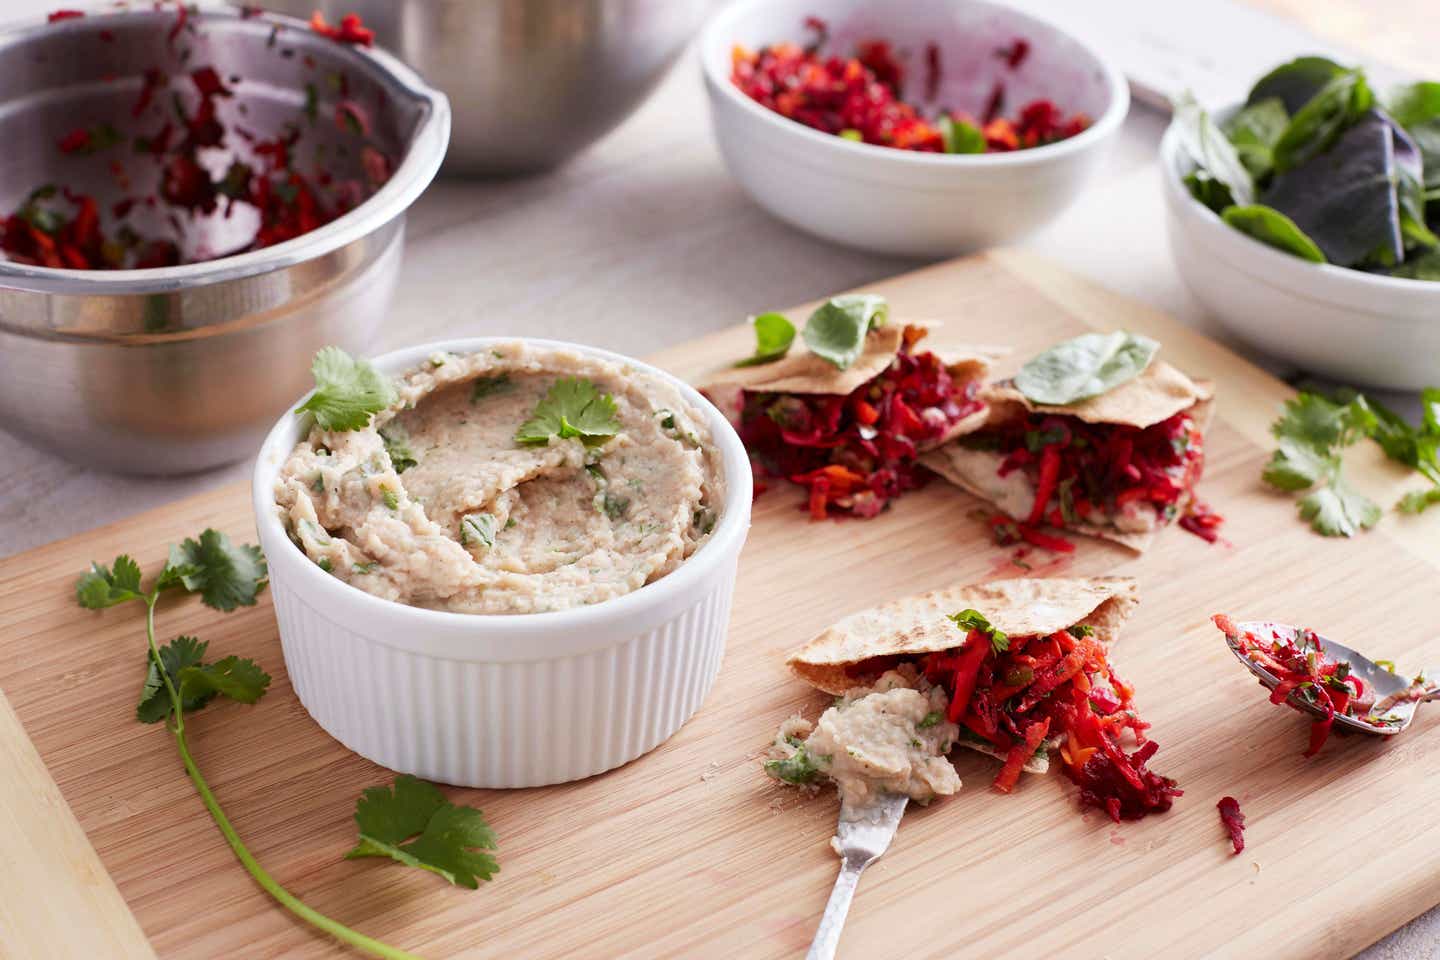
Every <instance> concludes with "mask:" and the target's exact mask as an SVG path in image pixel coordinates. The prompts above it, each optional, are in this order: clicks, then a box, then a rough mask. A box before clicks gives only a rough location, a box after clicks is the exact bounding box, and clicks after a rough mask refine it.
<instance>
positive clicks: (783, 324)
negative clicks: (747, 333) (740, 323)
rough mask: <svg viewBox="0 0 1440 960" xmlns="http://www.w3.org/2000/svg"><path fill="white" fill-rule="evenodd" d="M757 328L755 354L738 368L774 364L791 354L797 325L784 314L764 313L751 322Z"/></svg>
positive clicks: (739, 364) (738, 364)
mask: <svg viewBox="0 0 1440 960" xmlns="http://www.w3.org/2000/svg"><path fill="white" fill-rule="evenodd" d="M750 325H751V326H752V327H754V328H755V354H754V356H750V357H746V358H745V359H744V360H741V361H740V362H739V363H737V364H735V366H737V367H753V366H757V365H759V364H762V363H773V362H774V361H776V360H779V359H780V358H781V357H783V356H785V354H787V353H789V352H790V345H791V344H793V343H794V342H795V324H793V323H791V322H790V318H789V317H787V316H785V314H783V313H774V312H771V313H762V314H760V315H759V316H758V317H756V318H755V319H753V320H751V321H750Z"/></svg>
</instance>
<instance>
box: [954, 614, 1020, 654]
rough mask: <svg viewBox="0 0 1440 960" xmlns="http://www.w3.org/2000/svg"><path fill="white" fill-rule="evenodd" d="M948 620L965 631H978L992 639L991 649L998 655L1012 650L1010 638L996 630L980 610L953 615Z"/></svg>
mask: <svg viewBox="0 0 1440 960" xmlns="http://www.w3.org/2000/svg"><path fill="white" fill-rule="evenodd" d="M946 619H948V620H949V621H950V622H951V623H953V624H955V626H957V627H960V628H961V629H963V630H978V631H980V632H981V633H983V634H985V635H987V636H988V637H989V638H990V647H991V649H992V650H994V651H995V652H996V653H1004V652H1005V651H1006V650H1009V649H1010V638H1009V637H1008V636H1006V635H1005V633H1004V632H1003V631H1000V630H996V629H995V627H993V626H992V625H991V624H990V621H989V620H987V619H986V618H985V615H984V614H983V613H981V612H980V611H979V610H973V609H966V610H961V611H960V612H959V613H952V614H950V615H949V616H948V617H947V618H946Z"/></svg>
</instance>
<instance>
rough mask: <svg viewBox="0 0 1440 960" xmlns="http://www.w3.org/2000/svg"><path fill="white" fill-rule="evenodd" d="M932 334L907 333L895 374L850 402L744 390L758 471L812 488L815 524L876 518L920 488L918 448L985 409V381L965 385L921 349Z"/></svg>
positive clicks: (745, 422)
mask: <svg viewBox="0 0 1440 960" xmlns="http://www.w3.org/2000/svg"><path fill="white" fill-rule="evenodd" d="M924 335H925V331H924V329H923V328H921V327H907V328H906V330H905V336H904V338H903V341H902V343H901V346H900V351H899V353H897V354H896V357H895V360H894V361H893V362H892V363H891V364H890V366H889V368H887V369H886V370H885V371H884V372H882V373H881V374H879V375H878V376H876V377H875V378H873V379H872V380H870V381H868V382H866V383H864V384H861V385H860V386H859V387H856V388H855V389H854V390H853V391H851V392H850V393H849V394H847V395H845V396H832V395H828V394H790V393H764V392H756V391H749V390H747V391H745V393H744V398H743V405H742V408H741V412H740V438H741V439H742V440H744V441H745V446H746V448H747V449H748V450H749V451H750V455H751V457H752V459H753V460H754V461H755V465H756V468H757V469H756V472H757V474H769V475H771V476H781V477H788V478H789V479H790V480H791V481H793V482H795V483H798V484H801V485H802V486H804V487H805V488H806V489H808V490H809V491H810V497H809V504H808V508H809V510H810V515H811V516H812V517H813V518H815V519H817V520H819V519H824V518H825V517H826V516H829V515H831V514H850V515H853V516H857V517H873V516H875V515H876V514H878V513H879V512H880V511H881V510H883V509H884V508H885V506H886V504H888V503H889V502H890V501H891V500H893V499H895V498H896V497H898V496H899V495H900V494H901V493H903V492H904V491H906V490H912V489H914V488H916V487H918V486H920V484H921V483H922V482H924V480H925V477H924V476H923V475H922V474H920V473H919V471H918V470H917V468H916V465H915V459H916V457H917V456H918V454H919V452H920V447H921V446H923V445H924V444H926V442H927V441H934V440H937V439H938V438H940V437H942V436H943V435H944V434H945V433H946V431H947V430H949V428H950V427H951V426H953V425H954V424H955V423H957V422H959V421H960V420H962V419H964V418H965V417H968V416H970V415H971V414H973V413H976V412H978V411H979V410H981V409H982V408H983V404H982V403H981V402H980V400H979V399H977V398H976V392H977V384H975V383H974V382H969V383H963V384H957V383H956V382H955V381H954V379H953V378H952V377H951V375H950V371H949V370H948V369H947V368H946V366H945V363H944V361H942V360H941V359H940V358H939V357H937V356H936V355H935V354H933V353H930V352H928V351H921V352H915V351H914V345H915V344H916V342H917V341H919V340H920V338H921V337H923V336H924Z"/></svg>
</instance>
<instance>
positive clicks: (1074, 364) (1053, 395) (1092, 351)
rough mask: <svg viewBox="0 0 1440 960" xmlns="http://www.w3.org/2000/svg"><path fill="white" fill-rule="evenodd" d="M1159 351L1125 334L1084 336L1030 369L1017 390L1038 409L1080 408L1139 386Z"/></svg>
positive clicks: (1022, 372) (1024, 372) (1020, 377)
mask: <svg viewBox="0 0 1440 960" xmlns="http://www.w3.org/2000/svg"><path fill="white" fill-rule="evenodd" d="M1159 349H1160V344H1158V343H1156V342H1155V341H1154V340H1151V339H1150V338H1149V337H1143V336H1140V335H1139V334H1135V333H1129V332H1128V331H1125V330H1117V331H1115V332H1114V333H1084V334H1081V335H1080V336H1078V337H1076V338H1075V339H1073V340H1066V341H1065V342H1064V343H1058V344H1056V345H1055V346H1053V347H1051V348H1050V349H1049V350H1046V351H1045V352H1044V353H1042V354H1040V355H1039V356H1037V357H1035V358H1034V359H1032V360H1031V361H1029V362H1028V363H1026V364H1025V366H1023V367H1021V368H1020V372H1019V373H1017V374H1016V375H1015V388H1016V389H1017V390H1019V391H1020V392H1021V393H1023V394H1024V395H1025V396H1027V397H1029V398H1030V399H1031V400H1033V401H1034V402H1036V403H1045V404H1051V405H1053V406H1064V405H1065V404H1070V403H1077V402H1079V401H1081V400H1084V399H1087V398H1089V397H1096V396H1099V395H1100V394H1102V393H1105V392H1107V391H1109V390H1113V389H1115V388H1116V387H1118V386H1120V385H1121V384H1122V383H1126V382H1128V381H1130V380H1134V379H1135V378H1136V377H1138V376H1139V375H1140V374H1141V373H1143V372H1144V371H1145V368H1146V367H1148V366H1150V361H1151V360H1153V359H1154V358H1155V351H1157V350H1159Z"/></svg>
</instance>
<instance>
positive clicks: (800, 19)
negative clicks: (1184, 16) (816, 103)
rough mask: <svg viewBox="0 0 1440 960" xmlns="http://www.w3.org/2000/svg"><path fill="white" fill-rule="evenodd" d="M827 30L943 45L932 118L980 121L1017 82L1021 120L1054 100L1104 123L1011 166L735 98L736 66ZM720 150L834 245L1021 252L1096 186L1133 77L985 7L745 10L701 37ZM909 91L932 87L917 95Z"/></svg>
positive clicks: (772, 200)
mask: <svg viewBox="0 0 1440 960" xmlns="http://www.w3.org/2000/svg"><path fill="white" fill-rule="evenodd" d="M810 16H816V17H820V18H821V19H822V20H824V21H825V22H826V23H827V24H828V26H829V37H830V40H829V49H831V50H848V49H850V48H851V47H853V45H854V44H855V43H856V42H858V41H862V40H869V39H879V40H888V41H890V42H891V43H892V44H893V45H894V46H895V48H896V49H897V50H899V51H901V52H902V54H903V53H904V52H906V51H909V52H910V55H911V57H912V58H913V59H912V62H911V63H910V66H909V69H910V73H911V76H912V77H918V76H919V74H920V70H919V68H918V66H917V64H916V63H915V62H914V61H918V59H919V57H918V53H917V52H918V51H923V50H924V49H925V48H926V45H927V44H930V43H934V44H936V45H937V46H938V48H939V50H940V54H941V64H942V73H941V77H940V83H939V85H938V93H937V96H936V98H935V101H934V106H935V107H936V108H937V109H938V108H939V107H941V106H944V107H953V108H955V109H958V110H965V111H967V112H969V113H971V114H972V115H973V114H979V113H980V112H981V111H982V110H983V109H984V105H985V102H986V100H987V98H988V97H989V95H990V92H991V90H992V89H993V85H994V83H995V81H996V80H997V79H1001V78H1003V79H1004V81H1005V85H1006V99H1007V103H1008V104H1009V105H1010V106H1009V108H1008V110H1007V111H1006V113H1007V115H1009V114H1010V113H1013V112H1014V111H1015V110H1016V109H1017V108H1018V107H1019V106H1020V105H1021V104H1024V103H1027V102H1029V101H1030V100H1034V99H1037V98H1041V97H1045V98H1048V99H1050V100H1052V101H1054V102H1055V104H1056V105H1057V106H1058V107H1060V109H1062V110H1064V111H1066V112H1067V113H1074V112H1077V111H1079V112H1084V113H1085V114H1087V115H1088V116H1089V117H1090V118H1091V119H1092V120H1093V121H1094V122H1093V123H1092V124H1091V125H1090V127H1089V128H1088V129H1086V130H1084V131H1083V132H1081V133H1080V134H1078V135H1077V136H1074V137H1071V138H1069V139H1068V140H1062V141H1060V142H1059V143H1053V144H1049V145H1047V146H1043V147H1036V148H1034V149H1030V150H1017V151H1015V152H1013V153H984V154H970V155H960V154H939V153H919V152H915V151H911V150H896V149H892V148H890V147H880V146H874V145H872V144H865V143H852V142H850V141H849V140H846V139H844V138H843V137H837V136H833V135H831V134H828V133H821V132H820V131H818V130H812V129H811V128H809V127H807V126H805V125H804V124H801V123H797V122H795V121H794V120H790V119H788V118H786V117H782V116H781V115H780V114H778V113H775V112H774V111H773V110H769V109H767V108H765V107H762V106H761V105H760V104H758V103H756V102H755V101H754V100H751V99H750V98H749V97H747V96H746V95H745V94H743V93H741V92H740V90H739V89H737V88H736V86H735V84H733V83H731V82H730V65H731V64H730V53H731V49H732V48H733V47H734V46H735V45H736V44H739V45H741V46H744V47H748V48H749V49H751V50H754V49H756V48H758V47H761V46H765V45H767V44H774V43H779V42H781V41H786V40H789V41H794V42H798V43H804V42H805V41H806V39H807V37H808V34H807V31H806V29H805V26H804V20H805V18H806V17H810ZM1016 39H1023V40H1026V41H1028V42H1029V43H1030V53H1029V55H1028V57H1027V58H1026V59H1025V61H1024V62H1023V63H1022V64H1021V65H1020V66H1019V67H1018V68H1017V69H1015V70H1013V71H1011V70H1006V69H1005V67H1004V65H1003V64H1001V63H1000V62H999V61H998V60H997V58H996V55H995V51H996V50H997V49H999V48H1001V47H1005V46H1008V45H1009V44H1011V43H1012V42H1013V41H1015V40H1016ZM700 60H701V65H702V68H703V71H704V75H705V88H706V90H707V91H709V94H710V117H711V121H712V123H713V124H714V128H715V141H716V143H717V144H718V145H719V147H720V153H721V154H722V155H723V156H724V158H725V164H726V166H727V167H729V169H730V173H731V175H733V176H734V177H735V179H736V180H738V181H739V182H740V185H741V186H742V187H744V188H745V190H746V191H747V192H748V193H749V194H750V195H751V196H752V197H753V198H754V199H755V201H756V202H757V203H759V204H760V205H761V206H762V207H764V208H765V209H766V210H768V211H769V212H770V213H772V214H774V215H775V216H776V217H779V218H780V219H781V220H784V221H785V222H786V223H789V224H791V225H792V226H795V227H798V228H799V229H801V230H804V231H806V232H807V233H812V234H814V235H816V236H818V237H821V238H823V239H825V240H830V241H832V242H834V243H839V244H844V245H845V246H848V247H856V248H859V249H862V250H869V251H872V252H874V253H884V254H897V255H901V256H918V257H939V256H947V255H952V254H958V253H969V252H973V251H975V250H981V249H984V248H986V247H992V246H998V245H1001V244H1006V243H1012V242H1014V241H1016V240H1018V239H1020V238H1021V237H1023V236H1025V235H1026V234H1028V233H1031V232H1033V231H1034V230H1036V229H1038V228H1039V227H1041V226H1043V225H1045V224H1046V223H1049V222H1050V221H1051V220H1053V219H1054V218H1055V217H1057V216H1059V215H1060V213H1061V212H1062V211H1063V210H1064V209H1065V208H1066V207H1067V206H1069V205H1070V203H1071V201H1073V200H1074V199H1075V198H1076V197H1078V196H1079V194H1080V190H1081V189H1082V188H1083V186H1084V185H1085V183H1086V182H1087V181H1088V180H1089V179H1090V177H1091V176H1092V175H1093V174H1095V173H1096V172H1098V170H1099V169H1100V165H1101V164H1102V163H1103V162H1104V159H1105V156H1106V155H1107V153H1108V149H1109V146H1110V143H1111V142H1112V141H1113V139H1114V136H1115V134H1116V132H1117V131H1118V130H1119V129H1120V124H1121V123H1122V122H1123V121H1124V119H1125V114H1126V113H1127V112H1128V110H1129V108H1130V90H1129V87H1128V85H1127V84H1126V82H1125V77H1124V76H1123V75H1122V74H1121V73H1120V71H1119V70H1118V69H1116V68H1115V67H1114V66H1113V65H1112V64H1110V63H1108V62H1106V61H1105V60H1104V59H1103V58H1101V57H1100V56H1099V55H1098V54H1097V53H1095V52H1094V51H1093V50H1092V49H1091V48H1090V47H1088V46H1086V45H1085V44H1083V43H1081V42H1080V41H1079V40H1077V39H1076V38H1074V37H1072V36H1070V35H1068V34H1066V33H1065V32H1064V31H1062V30H1061V29H1060V28H1059V27H1056V26H1054V25H1053V24H1049V23H1046V22H1045V21H1044V20H1041V19H1039V18H1037V17H1034V16H1031V15H1029V14H1027V13H1022V12H1021V11H1019V10H1016V9H1014V8H1012V7H1007V6H1004V5H1002V4H998V3H988V2H986V0H906V2H904V3H876V2H875V0H733V2H731V3H730V4H728V5H727V6H726V7H725V8H724V9H723V10H721V11H720V12H719V13H717V14H716V15H715V16H714V17H713V18H712V19H711V21H710V23H709V24H708V25H707V26H706V27H705V30H704V31H703V32H702V33H701V35H700ZM910 86H911V87H917V86H919V83H918V82H917V81H916V80H912V81H911V83H910Z"/></svg>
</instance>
